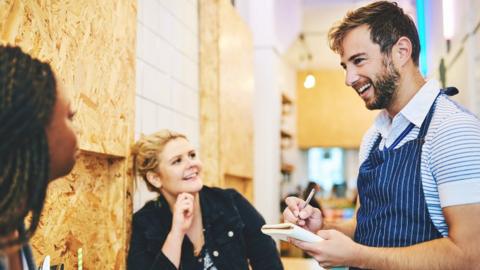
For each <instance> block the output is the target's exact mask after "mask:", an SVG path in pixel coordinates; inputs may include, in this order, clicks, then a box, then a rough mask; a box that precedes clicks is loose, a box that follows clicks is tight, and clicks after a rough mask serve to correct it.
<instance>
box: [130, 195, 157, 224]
mask: <svg viewBox="0 0 480 270" xmlns="http://www.w3.org/2000/svg"><path fill="white" fill-rule="evenodd" d="M162 204H163V202H162V201H161V200H160V199H159V198H157V199H155V200H151V201H149V202H147V203H146V204H145V205H144V206H143V207H142V208H140V210H138V211H137V212H135V213H134V214H133V221H134V222H135V221H141V220H145V219H147V220H150V219H152V218H155V217H158V216H161V215H162V212H164V211H165V209H163V208H164V207H163V205H162Z"/></svg>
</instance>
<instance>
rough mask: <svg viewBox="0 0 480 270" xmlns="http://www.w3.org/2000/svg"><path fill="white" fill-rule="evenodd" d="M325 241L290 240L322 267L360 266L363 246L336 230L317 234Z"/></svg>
mask: <svg viewBox="0 0 480 270" xmlns="http://www.w3.org/2000/svg"><path fill="white" fill-rule="evenodd" d="M317 234H318V235H319V236H320V237H322V238H323V239H325V240H323V241H321V242H317V243H308V242H303V241H300V240H296V239H290V243H292V244H294V245H295V246H297V247H298V248H300V249H302V250H304V251H305V252H307V253H308V254H309V255H310V256H312V257H313V258H314V259H315V260H316V261H317V262H318V263H319V264H320V265H321V266H322V267H327V268H329V267H334V266H358V265H359V264H360V260H359V259H360V258H361V251H362V247H363V246H362V245H360V244H357V243H355V242H353V240H352V239H351V238H350V237H348V236H346V235H344V234H343V233H341V232H339V231H336V230H322V231H319V232H318V233H317Z"/></svg>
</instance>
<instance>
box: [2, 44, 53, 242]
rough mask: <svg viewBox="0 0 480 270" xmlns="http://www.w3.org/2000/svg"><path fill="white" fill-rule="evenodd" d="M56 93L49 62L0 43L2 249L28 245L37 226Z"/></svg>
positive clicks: (47, 171)
mask: <svg viewBox="0 0 480 270" xmlns="http://www.w3.org/2000/svg"><path fill="white" fill-rule="evenodd" d="M56 94H57V93H56V81H55V76H54V74H53V71H52V69H51V67H50V65H49V64H47V63H44V62H41V61H39V60H37V59H34V58H32V57H31V56H29V55H28V54H26V53H24V52H23V51H22V50H21V49H20V48H18V47H12V46H3V45H0V239H1V238H3V239H8V241H7V242H5V241H2V242H0V249H2V248H4V247H7V246H11V245H15V244H23V243H25V242H27V241H28V240H29V238H30V237H31V236H32V234H33V232H34V231H35V229H36V228H37V226H38V223H39V219H40V214H41V212H42V209H43V204H44V201H45V195H46V190H47V186H48V182H49V173H50V172H49V162H50V160H49V150H48V141H47V136H46V133H45V127H46V126H47V125H48V124H49V122H50V121H51V118H52V112H53V108H54V104H55V101H56ZM27 216H29V217H30V220H29V222H28V223H29V227H28V228H26V229H24V228H23V227H24V225H23V224H24V221H25V218H26V217H27ZM15 231H18V233H19V234H18V237H16V238H14V239H12V238H11V237H12V236H13V233H14V232H15Z"/></svg>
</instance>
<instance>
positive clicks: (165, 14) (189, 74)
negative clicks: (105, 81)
mask: <svg viewBox="0 0 480 270" xmlns="http://www.w3.org/2000/svg"><path fill="white" fill-rule="evenodd" d="M197 6H198V0H139V1H138V17H137V63H136V64H137V74H136V80H137V91H136V97H135V98H136V117H135V118H136V119H135V124H136V126H135V138H136V139H137V138H139V136H140V134H141V133H144V134H149V133H152V132H155V131H157V130H159V129H162V128H168V129H172V130H175V131H178V132H182V133H184V134H186V135H187V136H188V137H189V139H190V141H191V142H192V143H193V144H194V145H195V146H196V147H197V148H198V147H199V65H198V64H199V60H198V58H199V56H198V53H199V33H198V12H197V10H198V9H197ZM138 184H139V185H138V189H137V190H136V192H135V194H134V211H136V210H138V209H139V208H141V207H142V206H143V204H144V203H145V201H146V200H148V199H150V198H152V197H154V196H155V194H152V193H149V192H148V191H147V190H146V187H145V185H144V184H143V181H139V182H138Z"/></svg>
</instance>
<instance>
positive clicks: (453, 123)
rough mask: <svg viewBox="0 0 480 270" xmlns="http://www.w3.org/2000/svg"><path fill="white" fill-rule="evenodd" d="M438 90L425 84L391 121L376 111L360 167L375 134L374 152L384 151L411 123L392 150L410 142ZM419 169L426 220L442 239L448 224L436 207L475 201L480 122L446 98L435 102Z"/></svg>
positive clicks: (479, 191)
mask: <svg viewBox="0 0 480 270" xmlns="http://www.w3.org/2000/svg"><path fill="white" fill-rule="evenodd" d="M440 88H441V87H440V84H439V82H438V81H436V80H429V81H427V83H425V85H423V87H422V88H421V89H420V90H419V91H418V93H417V94H416V95H415V96H414V97H413V98H412V99H411V100H410V101H409V103H408V104H407V105H406V106H405V107H404V108H403V109H402V110H401V111H400V112H399V113H398V114H397V115H396V116H395V117H394V118H393V119H390V117H389V116H388V114H387V112H386V111H385V110H383V111H381V112H380V113H379V115H378V116H377V118H376V119H375V121H374V124H373V125H372V126H371V127H370V129H369V130H368V131H367V132H366V133H365V135H364V137H363V140H362V144H361V146H360V153H359V158H360V164H361V163H362V162H363V161H365V160H366V159H367V157H368V155H369V153H370V150H371V149H372V147H373V144H374V143H375V140H376V138H377V137H378V134H381V136H382V140H381V142H380V145H379V148H380V149H384V147H389V146H390V145H391V144H392V143H393V142H394V141H395V139H396V138H397V137H398V136H399V135H400V134H401V133H402V132H403V131H404V130H405V129H406V128H407V127H408V125H409V124H410V123H413V124H414V125H415V126H414V128H413V129H412V130H411V131H410V132H409V133H408V134H407V136H405V138H404V139H403V140H401V141H400V143H399V144H398V145H397V146H396V147H395V148H399V147H401V146H402V145H404V144H405V143H406V142H408V141H410V140H413V139H416V138H417V135H418V132H419V131H420V127H421V125H422V123H423V121H424V120H425V117H426V116H427V114H428V111H429V110H430V106H431V105H432V104H433V103H434V102H435V98H436V97H437V95H438V92H439V90H440ZM420 166H421V175H422V185H423V190H424V194H425V200H426V203H427V207H428V211H429V213H430V217H431V219H432V221H433V224H434V225H435V227H436V228H437V229H438V230H439V232H440V233H441V234H442V235H443V236H444V237H446V236H448V225H447V223H446V221H445V217H444V216H443V214H442V208H443V207H447V206H454V205H462V204H471V203H479V202H480V121H479V119H478V118H477V117H475V116H474V115H473V114H472V113H470V112H469V111H467V110H466V109H465V108H463V107H462V106H461V105H459V104H457V103H455V102H454V101H452V100H451V99H449V98H448V97H447V96H446V95H440V96H439V97H438V99H437V101H436V107H435V112H434V114H433V118H432V121H431V123H430V127H429V129H428V131H427V134H426V137H425V143H424V145H423V147H422V157H421V165H420Z"/></svg>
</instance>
